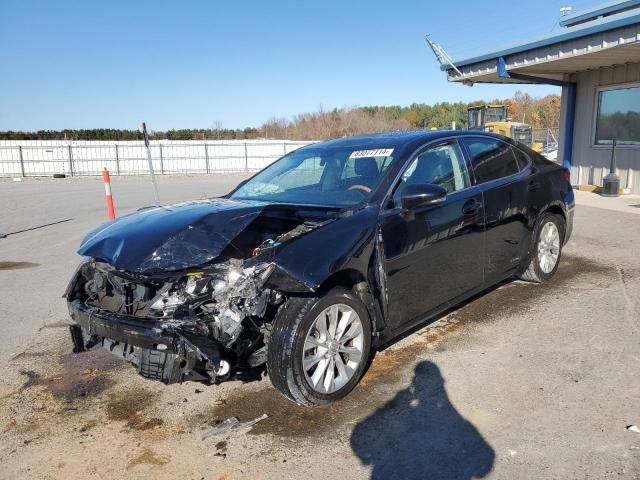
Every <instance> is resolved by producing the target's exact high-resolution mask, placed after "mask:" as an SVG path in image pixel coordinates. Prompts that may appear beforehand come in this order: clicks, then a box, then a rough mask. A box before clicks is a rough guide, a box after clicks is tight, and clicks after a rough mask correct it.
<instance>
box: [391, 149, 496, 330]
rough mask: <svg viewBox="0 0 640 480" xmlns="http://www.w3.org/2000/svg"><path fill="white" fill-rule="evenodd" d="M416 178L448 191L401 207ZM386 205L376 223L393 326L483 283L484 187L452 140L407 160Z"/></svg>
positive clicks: (404, 322)
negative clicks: (472, 177)
mask: <svg viewBox="0 0 640 480" xmlns="http://www.w3.org/2000/svg"><path fill="white" fill-rule="evenodd" d="M415 183H431V184H436V185H440V186H442V187H444V188H445V189H446V190H447V196H446V198H445V199H444V201H441V202H438V203H435V204H431V205H425V206H423V207H420V208H417V209H415V210H412V211H406V210H403V209H402V207H401V204H400V198H401V196H402V191H403V189H404V188H405V187H406V186H407V185H410V184H415ZM387 207H388V208H386V209H385V210H383V212H382V213H381V222H380V224H381V233H382V239H383V244H384V253H385V270H386V273H387V295H388V307H389V319H390V323H391V325H392V328H397V327H399V326H402V325H403V324H406V323H409V322H412V321H414V320H420V319H421V318H423V317H424V315H425V314H426V313H428V312H429V311H431V310H433V309H434V308H436V307H439V306H441V305H442V304H444V303H446V302H448V301H449V300H451V299H453V298H455V297H456V296H458V295H460V294H462V293H464V292H466V291H468V290H471V289H473V288H475V287H477V286H478V285H480V284H481V283H482V279H483V275H482V267H483V260H482V252H483V245H482V243H483V242H482V238H483V231H482V230H483V222H484V211H483V208H482V193H481V191H480V189H479V188H477V187H474V186H472V185H471V182H470V178H469V173H468V169H467V165H466V163H465V159H464V155H463V153H462V149H461V147H460V145H459V144H458V142H457V141H456V140H451V141H445V142H442V143H439V144H437V145H434V146H430V147H428V148H427V149H426V150H425V151H424V152H422V153H421V154H419V155H418V156H417V157H416V158H415V159H414V160H413V161H412V162H410V164H409V165H408V167H407V168H406V170H405V171H404V172H403V174H402V175H401V177H400V179H399V181H398V183H397V185H396V186H395V188H394V191H393V198H392V199H391V200H390V204H389V205H387Z"/></svg>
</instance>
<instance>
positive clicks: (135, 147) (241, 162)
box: [0, 140, 313, 177]
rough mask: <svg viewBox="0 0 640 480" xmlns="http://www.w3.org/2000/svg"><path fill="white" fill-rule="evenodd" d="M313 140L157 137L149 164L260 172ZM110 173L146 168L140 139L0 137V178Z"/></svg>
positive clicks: (166, 169) (160, 168) (162, 169)
mask: <svg viewBox="0 0 640 480" xmlns="http://www.w3.org/2000/svg"><path fill="white" fill-rule="evenodd" d="M310 143H313V142H308V141H290V140H277V141H275V140H255V141H234V140H229V141H196V140H191V141H182V142H176V141H157V142H151V146H150V148H151V156H152V160H153V168H154V170H155V172H156V173H158V174H160V175H164V174H175V173H211V172H246V171H252V170H260V169H262V168H264V167H265V166H267V165H269V164H270V163H272V162H273V161H275V160H277V159H278V158H280V157H282V156H283V155H285V154H287V153H289V152H291V151H293V150H296V149H297V148H300V147H302V146H304V145H309V144H310ZM105 167H106V168H107V169H108V170H109V171H110V172H111V173H112V175H140V174H146V173H148V172H149V167H148V162H147V157H146V150H145V146H144V143H143V142H138V141H129V142H127V141H119V142H110V143H106V142H91V141H72V142H66V141H37V140H36V141H2V142H0V177H31V176H33V177H35V176H51V175H54V174H64V175H69V176H80V175H99V174H101V172H102V170H103V169H104V168H105Z"/></svg>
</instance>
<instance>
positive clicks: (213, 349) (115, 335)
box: [68, 300, 224, 384]
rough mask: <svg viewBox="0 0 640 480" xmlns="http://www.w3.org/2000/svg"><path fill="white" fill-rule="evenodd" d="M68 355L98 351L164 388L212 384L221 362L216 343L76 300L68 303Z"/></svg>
mask: <svg viewBox="0 0 640 480" xmlns="http://www.w3.org/2000/svg"><path fill="white" fill-rule="evenodd" d="M68 307H69V313H70V315H71V318H73V320H74V321H75V322H76V325H72V326H71V327H70V333H71V340H72V342H73V351H74V352H76V353H79V352H81V351H84V350H85V349H88V348H93V347H95V346H102V347H104V348H106V349H107V350H109V351H110V352H111V353H113V354H115V355H117V356H119V357H121V358H124V359H125V360H127V361H129V362H130V363H132V364H133V365H134V366H136V368H137V370H138V373H139V374H140V375H142V376H143V377H146V378H149V379H153V380H160V381H162V382H164V383H167V384H169V383H177V382H183V381H186V380H195V381H202V380H209V381H211V380H215V379H216V377H217V375H218V374H217V373H216V372H220V371H221V370H222V369H221V363H222V362H224V361H223V360H221V356H220V348H219V346H218V344H217V343H216V342H215V341H214V340H212V339H210V338H207V337H204V336H199V335H196V334H193V333H190V332H186V331H181V330H179V329H172V330H171V331H168V330H166V329H163V328H161V327H159V326H158V325H157V323H156V322H154V321H152V320H151V321H150V320H143V319H136V318H134V317H130V316H124V315H118V314H114V313H109V312H104V311H100V310H98V309H95V308H91V307H86V306H84V305H83V304H82V303H81V302H80V301H79V300H74V301H73V302H69V303H68Z"/></svg>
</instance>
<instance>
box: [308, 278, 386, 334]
mask: <svg viewBox="0 0 640 480" xmlns="http://www.w3.org/2000/svg"><path fill="white" fill-rule="evenodd" d="M335 287H342V288H345V289H347V290H350V291H351V292H353V293H354V294H355V295H356V296H357V297H358V299H359V300H360V301H361V302H362V303H363V304H364V306H365V307H366V309H367V312H368V313H369V317H370V319H371V323H372V325H371V330H372V333H373V335H374V337H375V336H377V334H378V333H377V332H379V331H380V330H382V329H384V326H385V322H384V317H383V314H382V312H381V310H380V303H379V302H378V300H377V299H376V297H375V295H374V293H373V292H374V291H375V289H374V288H373V287H372V285H370V282H369V281H368V280H367V278H366V277H365V275H364V274H363V273H362V272H361V271H359V270H357V269H355V268H344V269H342V270H340V271H337V272H334V273H332V274H331V275H330V276H329V277H327V278H326V279H325V280H324V281H323V282H322V284H321V285H320V288H319V289H318V290H317V292H318V293H319V294H322V293H325V292H328V291H329V290H331V289H332V288H335ZM374 343H375V341H374Z"/></svg>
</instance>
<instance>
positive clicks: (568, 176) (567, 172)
mask: <svg viewBox="0 0 640 480" xmlns="http://www.w3.org/2000/svg"><path fill="white" fill-rule="evenodd" d="M563 175H564V179H565V180H566V181H567V182H569V183H571V170H569V169H568V168H565V169H564V172H563Z"/></svg>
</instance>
